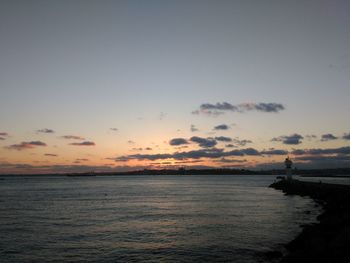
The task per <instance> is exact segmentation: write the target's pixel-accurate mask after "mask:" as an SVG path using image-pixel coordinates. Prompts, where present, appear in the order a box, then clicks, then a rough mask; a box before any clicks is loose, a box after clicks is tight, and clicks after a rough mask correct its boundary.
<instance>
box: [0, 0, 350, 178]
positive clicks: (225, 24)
mask: <svg viewBox="0 0 350 263" xmlns="http://www.w3.org/2000/svg"><path fill="white" fill-rule="evenodd" d="M349 14H350V2H349V1H347V0H342V1H340V0H329V1H322V0H315V1H277V0H276V1H258V0H257V1H249V0H244V1H229V0H227V1H225V0H211V1H207V0H176V1H175V0H173V1H170V0H147V1H145V0H139V1H133V0H125V1H97V0H96V1H88V0H84V1H75V0H69V1H68V0H67V1H64V0H61V1H50V0H42V1H35V0H33V1H28V0H23V1H17V0H7V1H6V0H2V1H0V39H1V41H0V58H1V59H0V173H47V172H85V171H114V170H115V171H126V170H135V169H144V168H154V169H159V168H179V167H195V168H204V167H226V168H227V167H228V168H249V169H253V168H254V169H261V168H264V169H265V168H266V169H268V168H283V164H282V162H283V160H284V158H285V157H286V156H287V154H289V155H290V156H291V158H292V159H293V161H294V162H295V164H296V166H297V167H298V168H326V167H329V168H334V167H350V122H349V116H348V115H349V112H350V30H349V29H350V16H349Z"/></svg>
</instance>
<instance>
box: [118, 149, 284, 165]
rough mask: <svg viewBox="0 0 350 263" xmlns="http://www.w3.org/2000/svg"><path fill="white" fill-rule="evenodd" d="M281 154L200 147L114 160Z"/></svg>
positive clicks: (254, 150) (278, 151) (129, 156)
mask: <svg viewBox="0 0 350 263" xmlns="http://www.w3.org/2000/svg"><path fill="white" fill-rule="evenodd" d="M283 153H285V152H283ZM281 154H282V150H270V151H262V152H259V151H258V150H256V149H254V148H246V149H237V150H232V151H228V152H225V151H224V150H223V149H218V148H209V149H208V148H207V149H200V150H192V151H188V152H175V153H172V154H169V153H164V154H132V155H126V156H120V157H117V158H114V160H115V161H118V162H121V161H123V162H125V161H130V160H139V161H144V160H147V161H156V160H164V159H175V160H187V159H201V158H209V159H218V158H224V157H234V156H261V155H281Z"/></svg>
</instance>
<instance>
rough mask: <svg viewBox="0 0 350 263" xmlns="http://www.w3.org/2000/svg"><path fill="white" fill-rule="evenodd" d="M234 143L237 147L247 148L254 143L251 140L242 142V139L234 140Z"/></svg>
mask: <svg viewBox="0 0 350 263" xmlns="http://www.w3.org/2000/svg"><path fill="white" fill-rule="evenodd" d="M232 142H233V143H234V144H236V145H237V146H246V145H247V144H249V143H252V141H251V140H240V139H233V140H232Z"/></svg>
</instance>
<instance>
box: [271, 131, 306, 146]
mask: <svg viewBox="0 0 350 263" xmlns="http://www.w3.org/2000/svg"><path fill="white" fill-rule="evenodd" d="M302 139H304V137H303V136H301V135H300V134H297V133H295V134H292V135H289V136H287V135H284V136H280V137H277V138H273V139H272V140H271V141H273V142H282V143H283V144H288V145H296V144H300V143H302Z"/></svg>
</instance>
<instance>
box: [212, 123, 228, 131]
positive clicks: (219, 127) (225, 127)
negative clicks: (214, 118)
mask: <svg viewBox="0 0 350 263" xmlns="http://www.w3.org/2000/svg"><path fill="white" fill-rule="evenodd" d="M228 129H230V127H229V126H228V125H226V124H220V125H217V126H215V127H214V129H213V130H216V131H218V130H228Z"/></svg>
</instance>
